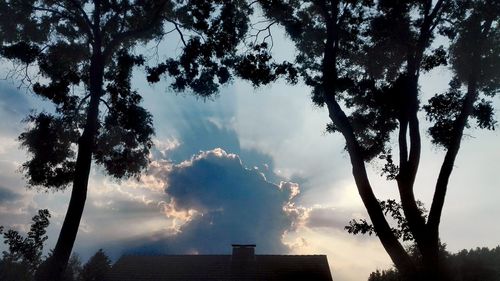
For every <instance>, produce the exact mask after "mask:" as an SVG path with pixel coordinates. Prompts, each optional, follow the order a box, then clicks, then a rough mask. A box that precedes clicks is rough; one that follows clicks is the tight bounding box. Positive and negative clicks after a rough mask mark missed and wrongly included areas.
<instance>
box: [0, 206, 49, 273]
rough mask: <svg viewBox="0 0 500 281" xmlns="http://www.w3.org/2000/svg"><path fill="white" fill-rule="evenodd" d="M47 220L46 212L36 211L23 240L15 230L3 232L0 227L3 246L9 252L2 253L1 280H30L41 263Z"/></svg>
mask: <svg viewBox="0 0 500 281" xmlns="http://www.w3.org/2000/svg"><path fill="white" fill-rule="evenodd" d="M49 218H50V213H49V211H48V210H46V209H44V210H38V214H37V215H35V216H34V217H33V218H32V221H33V223H32V224H31V227H30V231H28V233H27V237H25V238H23V237H22V236H21V234H19V232H18V231H16V230H12V229H10V230H8V231H6V232H3V226H0V234H3V237H4V244H7V245H8V246H9V250H8V251H4V252H3V259H2V261H1V262H0V277H1V278H0V279H1V280H31V279H32V277H33V274H34V272H35V270H36V269H37V268H38V266H39V265H40V263H41V261H42V250H43V243H44V242H45V241H46V240H47V235H45V234H46V232H47V231H46V228H47V227H48V226H49Z"/></svg>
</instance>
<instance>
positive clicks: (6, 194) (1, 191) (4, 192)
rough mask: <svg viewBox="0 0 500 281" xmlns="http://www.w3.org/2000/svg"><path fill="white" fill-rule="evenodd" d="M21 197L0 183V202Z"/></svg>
mask: <svg viewBox="0 0 500 281" xmlns="http://www.w3.org/2000/svg"><path fill="white" fill-rule="evenodd" d="M20 198H21V195H20V194H18V193H15V192H13V191H12V190H10V189H8V188H6V187H3V186H1V185H0V203H6V202H9V203H10V202H12V201H16V200H18V199H20Z"/></svg>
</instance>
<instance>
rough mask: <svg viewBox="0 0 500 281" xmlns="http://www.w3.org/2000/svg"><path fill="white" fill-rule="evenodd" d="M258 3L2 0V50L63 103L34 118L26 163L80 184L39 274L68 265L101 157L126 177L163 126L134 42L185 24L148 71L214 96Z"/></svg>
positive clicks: (62, 182) (44, 93)
mask: <svg viewBox="0 0 500 281" xmlns="http://www.w3.org/2000/svg"><path fill="white" fill-rule="evenodd" d="M249 9H250V8H249V7H248V6H247V5H246V3H245V2H244V1H229V2H228V1H222V0H221V1H219V0H214V1H198V0H186V1H171V0H162V1H143V0H136V1H134V0H130V1H129V0H123V1H108V0H96V1H74V0H64V1H63V0H61V1H44V0H40V1H35V0H15V1H9V0H4V1H0V18H1V20H0V40H1V47H0V54H1V56H2V57H3V58H5V59H9V60H11V61H13V62H14V63H15V64H16V66H17V68H16V69H15V71H18V72H17V73H18V74H20V76H18V77H21V78H20V79H21V81H22V82H23V83H24V84H25V85H27V86H28V87H29V88H30V89H31V90H32V91H33V92H34V93H35V94H36V95H38V96H40V97H42V98H43V99H46V100H48V101H50V102H52V103H53V104H54V106H55V109H54V111H48V112H46V111H42V112H35V113H32V114H30V115H29V116H28V117H27V118H26V121H27V123H28V128H27V130H26V131H25V132H24V133H22V134H21V135H20V136H19V140H20V141H21V143H22V145H23V146H24V147H25V148H26V149H27V151H28V152H29V153H30V156H31V157H30V159H29V160H28V161H27V162H25V163H24V164H23V165H22V170H23V171H24V174H25V176H26V178H27V182H28V184H29V185H30V186H35V187H41V188H42V189H48V190H58V189H63V188H65V187H67V186H68V185H70V184H72V195H71V199H70V203H69V207H68V212H67V214H66V217H65V221H64V223H63V226H62V229H61V234H60V235H59V239H58V242H57V245H56V247H55V249H54V254H53V256H52V257H51V258H50V259H49V261H48V265H49V266H48V267H44V268H46V269H47V270H48V271H47V273H40V274H39V276H38V277H37V278H38V279H50V280H58V279H59V278H60V276H61V274H62V272H63V271H64V267H65V266H66V264H67V261H68V259H69V257H70V253H71V249H72V247H73V243H74V241H75V237H76V234H77V231H78V225H79V222H80V219H81V216H82V213H83V209H84V206H85V200H86V194H87V185H88V178H89V173H90V167H91V164H92V162H94V163H96V164H98V165H101V166H103V167H104V169H105V171H106V173H107V174H109V175H110V176H112V177H114V178H117V179H121V178H127V177H133V176H137V175H139V173H140V172H141V171H142V170H144V169H145V168H147V165H148V163H149V159H148V155H149V149H150V148H151V146H152V141H151V138H152V136H153V134H154V129H153V123H152V116H151V115H150V114H149V113H148V111H147V110H145V109H144V108H143V107H142V106H141V100H142V97H141V95H140V93H138V92H137V91H136V90H134V89H133V88H132V85H131V75H132V71H133V69H134V67H135V66H143V65H144V64H145V59H144V57H143V56H141V55H140V54H136V51H135V47H136V46H137V45H139V44H145V43H147V42H150V41H161V40H163V39H165V40H166V39H170V40H172V38H175V37H172V36H168V34H170V33H172V34H176V35H177V39H175V42H181V43H182V44H183V47H182V49H181V51H180V52H179V53H178V54H169V59H168V60H167V61H166V62H165V63H164V64H161V65H159V66H157V67H155V68H148V72H149V76H148V79H149V80H150V81H152V82H154V81H155V80H156V79H158V78H156V77H157V76H158V75H160V74H163V73H168V74H169V75H170V76H171V77H173V83H172V88H173V89H175V90H186V89H190V90H192V91H193V92H194V93H196V94H197V95H200V96H202V97H206V96H209V95H211V94H214V93H215V91H216V90H217V87H218V86H219V85H221V84H224V83H227V82H228V81H229V77H228V75H227V70H226V67H225V65H226V64H227V63H228V59H229V58H230V57H231V55H232V54H234V52H235V48H236V44H237V42H239V41H240V39H241V36H243V35H244V34H245V33H246V30H247V22H246V21H245V20H244V19H245V18H246V16H245V15H246V13H248V10H249ZM19 71H20V72H21V73H19ZM33 72H34V73H33ZM33 76H34V77H33ZM42 275H43V276H42Z"/></svg>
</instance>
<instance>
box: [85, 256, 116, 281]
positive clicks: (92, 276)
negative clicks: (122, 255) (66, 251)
mask: <svg viewBox="0 0 500 281" xmlns="http://www.w3.org/2000/svg"><path fill="white" fill-rule="evenodd" d="M110 269H111V261H110V260H109V257H108V256H107V255H106V253H104V251H103V250H102V249H99V251H97V253H95V254H94V255H93V256H92V257H91V258H90V259H89V261H88V262H87V263H86V264H85V265H84V266H83V268H82V272H81V275H80V280H81V281H102V280H104V277H105V275H106V274H107V273H108V272H109V270H110Z"/></svg>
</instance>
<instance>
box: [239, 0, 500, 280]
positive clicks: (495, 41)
mask: <svg viewBox="0 0 500 281" xmlns="http://www.w3.org/2000/svg"><path fill="white" fill-rule="evenodd" d="M253 2H257V3H259V4H260V6H261V8H262V10H263V12H264V14H265V16H266V17H267V18H268V19H269V24H270V25H272V24H280V25H282V26H283V27H284V28H285V31H286V33H287V34H288V35H289V37H290V39H291V40H292V41H293V43H294V44H295V47H296V49H297V51H298V52H297V55H296V57H295V64H294V67H295V68H296V69H297V72H292V71H283V68H281V69H280V68H279V67H276V65H277V64H273V63H272V62H271V61H272V60H271V58H270V51H268V50H266V47H267V45H266V44H265V42H264V44H261V45H259V47H260V48H257V49H256V50H258V52H259V53H260V54H259V55H257V56H255V55H250V56H246V57H244V58H243V59H242V60H241V61H240V62H239V63H237V64H236V65H235V73H236V75H239V76H240V77H242V78H245V79H249V80H251V81H253V83H254V85H257V86H258V85H261V84H267V83H271V82H273V81H274V80H275V79H276V78H277V77H279V75H276V74H287V75H290V74H297V73H298V74H299V75H300V76H301V78H302V79H303V81H304V82H305V84H307V85H308V86H310V87H311V88H312V100H313V102H314V103H315V104H317V105H319V106H324V107H326V108H327V109H328V113H329V117H330V119H331V123H330V124H328V125H327V130H328V131H331V132H339V133H341V134H342V135H343V137H344V139H345V141H346V150H347V152H348V154H349V157H350V161H351V165H352V173H353V176H354V180H355V183H356V186H357V189H358V192H359V194H360V197H361V199H362V201H363V203H364V205H365V207H366V210H367V212H368V215H369V217H370V220H371V223H372V224H373V231H374V232H375V233H376V235H377V236H378V237H379V239H380V241H381V243H382V245H383V247H384V248H385V250H386V251H387V253H388V254H389V256H390V257H391V259H392V261H393V262H394V264H395V266H396V267H397V269H398V270H399V272H400V273H401V274H403V276H404V278H405V280H446V278H447V277H446V273H445V272H443V271H444V266H443V265H442V264H441V262H440V261H441V259H440V258H439V224H440V218H441V213H442V209H443V205H444V201H445V196H446V191H447V187H448V180H449V178H450V175H451V172H452V169H453V165H454V162H455V158H456V155H457V153H458V150H459V148H460V143H461V140H462V136H463V132H464V129H465V128H469V127H470V126H471V124H470V121H471V119H475V120H476V123H477V127H479V128H486V129H493V128H494V124H495V121H494V120H493V108H492V105H491V103H490V102H488V97H491V96H493V95H495V94H496V93H497V92H498V89H499V77H500V76H499V73H500V72H499V71H498V69H499V65H500V60H499V50H498V46H499V43H500V42H499V39H500V36H499V35H500V33H499V30H498V28H497V27H498V21H499V16H500V10H499V8H500V5H499V3H498V1H459V0H457V1H451V0H448V1H446V0H437V1H431V0H415V1H388V0H387V1H385V0H382V1H371V0H359V1H343V0H310V1H293V0H289V1H285V0H257V1H253ZM437 36H441V39H442V40H443V41H446V43H445V44H444V45H443V46H439V47H436V46H435V45H436V44H433V43H437V41H436V42H435V40H434V39H435V38H436V37H437ZM446 39H448V40H446ZM264 41H265V38H264ZM249 57H250V59H248V58H249ZM447 64H449V65H450V69H451V71H452V72H453V74H454V79H453V80H452V81H450V90H449V91H448V92H446V93H443V94H437V95H435V96H433V97H432V98H431V99H430V100H429V102H428V103H427V104H426V105H424V106H422V105H421V104H422V103H423V101H422V100H421V96H420V95H419V81H420V76H421V73H422V72H426V71H430V70H431V69H433V68H434V67H437V66H440V65H447ZM423 110H424V111H425V112H426V113H427V119H428V120H429V121H430V122H432V125H431V126H430V128H429V131H428V132H429V135H430V137H431V140H432V142H433V143H434V144H436V145H437V146H440V147H442V148H443V149H444V151H445V157H444V160H443V164H442V166H441V169H440V172H439V177H438V179H437V181H436V186H435V193H434V197H433V200H432V204H431V205H430V210H429V215H428V217H427V218H426V217H425V216H424V214H423V213H422V212H421V210H420V209H419V206H418V203H417V202H418V201H417V199H416V198H415V195H414V183H415V178H416V176H417V171H418V168H419V161H420V155H421V132H420V130H421V129H420V126H421V125H420V120H419V114H418V113H419V112H421V111H423ZM391 137H394V138H395V139H397V145H396V147H395V148H394V149H393V148H392V147H391V142H390V140H391ZM392 151H398V154H397V155H395V156H393V155H392ZM377 157H378V158H383V159H385V160H387V163H386V165H385V167H384V169H383V172H384V173H386V174H387V176H388V179H392V180H395V181H396V183H397V187H398V191H399V194H400V201H401V209H402V211H403V212H402V213H403V215H404V218H405V221H406V222H407V225H406V227H407V230H408V231H409V233H411V236H412V239H414V241H415V243H416V246H417V249H418V251H419V252H420V254H421V255H422V263H423V267H422V270H419V269H418V268H417V266H416V265H415V263H414V261H413V260H412V259H411V257H410V255H409V253H408V252H407V251H406V250H405V248H404V247H403V245H402V243H401V241H399V239H398V238H399V237H398V235H397V233H395V232H394V229H393V228H392V227H391V226H390V224H389V222H388V220H387V218H386V217H385V215H386V214H387V212H386V213H385V214H384V209H383V208H382V206H381V205H380V202H379V201H378V200H377V198H376V196H375V194H374V192H373V186H372V184H371V182H370V179H369V177H368V173H367V169H366V163H367V162H369V161H371V160H373V159H375V158H377ZM393 158H395V160H393ZM397 161H398V162H399V163H398V162H397ZM396 163H398V164H396Z"/></svg>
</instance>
